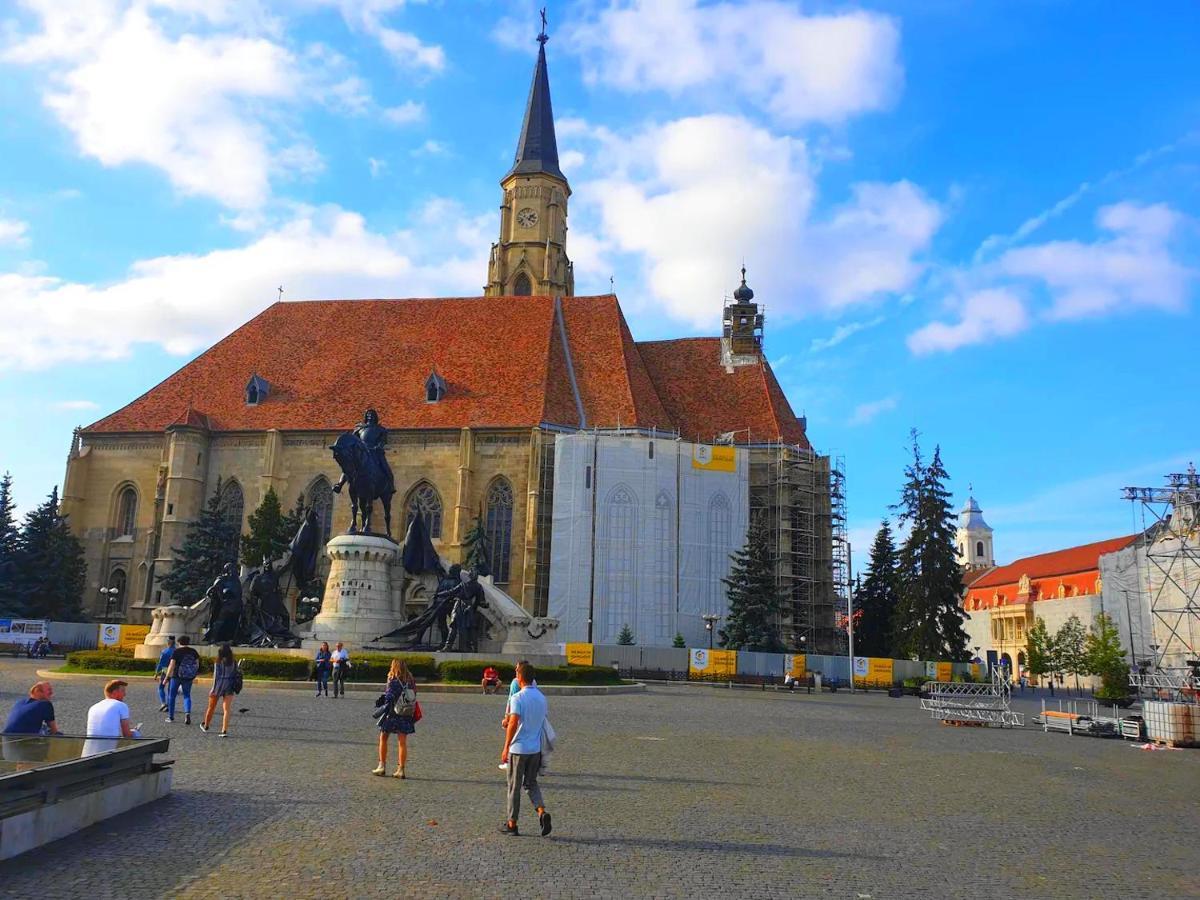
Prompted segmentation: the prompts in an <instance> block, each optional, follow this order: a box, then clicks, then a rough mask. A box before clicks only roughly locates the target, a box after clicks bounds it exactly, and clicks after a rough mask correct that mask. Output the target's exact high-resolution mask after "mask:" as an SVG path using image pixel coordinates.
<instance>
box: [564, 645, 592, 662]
mask: <svg viewBox="0 0 1200 900" xmlns="http://www.w3.org/2000/svg"><path fill="white" fill-rule="evenodd" d="M593 659H594V655H593V648H592V645H591V644H567V665H568V666H590V665H592V660H593Z"/></svg>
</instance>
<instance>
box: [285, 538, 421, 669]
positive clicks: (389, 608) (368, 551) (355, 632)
mask: <svg viewBox="0 0 1200 900" xmlns="http://www.w3.org/2000/svg"><path fill="white" fill-rule="evenodd" d="M325 552H326V553H327V554H328V555H329V558H330V565H329V578H328V580H327V581H326V583H325V599H324V601H323V603H322V604H321V614H320V615H319V616H317V617H316V618H315V619H313V621H312V625H311V628H310V631H309V632H308V633H306V634H304V635H303V637H304V638H305V646H308V645H309V642H310V641H316V642H318V643H319V642H320V641H329V642H330V644H332V643H333V642H335V641H344V642H345V643H347V644H349V645H350V646H352V647H353V646H361V645H363V644H366V643H369V642H371V641H373V640H374V639H375V638H377V637H379V636H380V635H383V634H387V633H388V632H389V631H391V630H392V629H394V628H398V627H399V626H400V625H401V623H402V622H403V621H404V618H403V615H402V612H401V611H400V610H399V609H397V608H396V606H395V593H396V592H394V591H393V590H392V587H393V585H392V572H393V568H394V564H395V562H396V558H397V556H398V555H399V552H400V548H399V547H398V546H397V545H396V544H395V543H394V542H393V541H390V540H388V539H387V538H382V537H375V536H373V535H364V534H342V535H338V536H337V537H335V538H333V539H332V540H330V541H329V543H327V544H326V545H325Z"/></svg>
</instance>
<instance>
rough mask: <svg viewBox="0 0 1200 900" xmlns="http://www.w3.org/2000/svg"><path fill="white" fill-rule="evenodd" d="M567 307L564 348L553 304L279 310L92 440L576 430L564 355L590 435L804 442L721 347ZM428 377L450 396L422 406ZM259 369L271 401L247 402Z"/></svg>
mask: <svg viewBox="0 0 1200 900" xmlns="http://www.w3.org/2000/svg"><path fill="white" fill-rule="evenodd" d="M561 309H562V324H563V326H564V327H565V330H566V336H567V342H566V346H564V345H563V342H562V338H561V332H560V329H559V323H558V319H557V317H556V314H555V300H554V299H553V298H550V297H466V298H442V299H417V300H317V301H303V302H295V301H289V302H284V303H276V304H274V305H272V306H270V307H268V308H267V309H266V310H264V311H263V312H262V313H261V314H259V315H258V316H256V317H255V318H254V319H252V320H251V321H249V322H247V323H246V324H245V325H243V326H242V327H241V328H239V329H237V330H236V331H234V332H233V333H232V334H230V335H229V336H228V337H226V338H224V339H223V340H221V341H219V342H218V343H217V344H215V345H214V346H213V347H211V348H210V349H209V350H207V351H205V352H204V353H202V354H201V355H200V356H198V357H197V358H196V359H194V360H193V361H191V362H190V363H188V364H187V365H185V366H184V367H183V368H181V369H180V370H179V371H177V372H176V373H175V374H173V375H171V376H170V377H169V378H167V379H166V380H165V381H163V382H162V383H161V384H159V385H157V386H156V387H154V388H152V389H151V390H149V391H147V392H146V393H145V394H143V395H142V396H141V397H139V398H137V399H136V400H134V401H133V402H132V403H130V404H128V405H127V406H125V407H123V408H122V409H119V410H117V411H116V412H114V413H113V414H111V415H109V416H106V417H105V418H103V419H101V420H100V421H98V422H96V423H94V424H93V425H91V426H89V427H88V428H87V429H85V431H88V432H145V431H162V430H163V429H164V428H166V427H168V426H170V425H172V424H175V425H184V424H186V425H191V426H193V427H207V428H209V429H211V430H214V431H263V430H266V429H272V428H274V429H279V430H281V431H333V430H338V429H342V428H346V427H348V426H349V425H350V424H352V422H353V421H354V419H355V417H357V416H358V415H359V414H361V412H362V410H364V409H366V408H367V407H368V406H374V407H375V408H376V409H378V410H379V414H380V418H381V419H382V421H383V423H384V424H385V425H386V426H388V427H390V428H401V429H403V428H461V427H464V426H468V425H469V426H473V427H506V426H510V427H532V426H535V425H538V424H541V423H543V422H545V423H551V424H556V425H564V426H567V427H578V426H579V424H580V422H579V415H578V410H577V405H576V402H575V396H574V394H573V392H572V390H571V384H570V377H569V374H568V366H567V356H568V352H569V356H570V363H571V368H572V369H573V370H574V373H575V379H576V384H577V386H578V390H579V398H580V400H581V401H582V404H583V407H584V412H585V417H586V423H587V425H588V427H600V428H605V427H613V426H616V425H618V424H620V425H624V426H630V427H642V428H659V429H663V430H671V429H678V431H679V432H680V433H681V434H682V435H683V436H684V437H686V438H693V437H695V436H697V435H699V436H700V437H701V438H702V439H704V440H711V439H712V437H713V435H714V434H719V433H721V432H726V431H737V430H741V429H746V428H749V429H750V436H751V439H752V440H754V441H762V440H774V439H777V438H779V437H782V438H783V439H784V440H786V441H788V442H790V443H799V444H803V445H805V446H807V445H808V442H807V440H806V439H805V436H804V429H803V427H802V425H801V424H800V422H799V421H798V420H797V419H796V417H795V415H794V414H793V413H792V410H791V407H790V406H789V404H788V402H787V399H786V398H785V397H784V396H783V392H782V390H781V389H780V388H779V384H778V383H777V382H776V381H775V377H774V375H773V374H772V373H771V371H770V368H769V366H767V364H766V363H765V361H764V363H763V365H761V366H742V367H739V368H737V369H735V370H734V372H733V373H731V374H727V373H726V372H725V370H724V369H723V368H722V367H721V363H720V340H719V339H718V338H699V339H688V340H681V341H657V342H652V343H643V344H637V343H635V342H634V341H633V337H632V335H631V334H630V333H629V327H628V325H627V324H626V322H625V317H624V316H623V315H622V313H621V307H620V304H619V303H618V301H617V298H616V297H614V296H612V295H606V296H601V297H567V298H563V299H562V300H561ZM435 369H436V371H437V372H438V374H439V375H440V376H441V377H442V378H443V379H444V380H445V381H446V384H447V391H446V395H445V396H444V397H443V398H442V399H441V400H440V401H438V402H436V403H427V402H426V401H425V390H424V385H425V380H426V378H427V377H428V376H429V374H430V373H431V372H433V371H434V370H435ZM255 373H257V374H258V375H259V376H261V377H262V378H264V379H265V380H266V381H267V383H268V385H269V392H268V394H267V396H266V398H265V399H264V400H263V401H262V402H260V403H259V404H258V405H256V406H248V405H247V404H246V402H245V396H244V392H245V388H246V384H247V383H248V381H249V380H250V378H251V376H252V375H253V374H255ZM739 439H740V438H739Z"/></svg>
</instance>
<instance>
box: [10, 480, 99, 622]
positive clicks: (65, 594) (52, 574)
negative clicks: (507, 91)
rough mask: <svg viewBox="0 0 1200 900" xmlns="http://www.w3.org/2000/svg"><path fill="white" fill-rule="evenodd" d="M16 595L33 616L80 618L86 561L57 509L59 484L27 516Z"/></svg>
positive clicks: (17, 557)
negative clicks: (43, 501) (44, 500)
mask: <svg viewBox="0 0 1200 900" xmlns="http://www.w3.org/2000/svg"><path fill="white" fill-rule="evenodd" d="M15 563H16V565H15V570H16V573H15V574H16V586H17V596H18V597H20V598H21V603H22V606H23V607H24V614H25V615H26V616H29V617H30V618H37V619H52V620H54V621H57V622H79V621H83V619H84V618H85V616H84V614H83V590H84V588H85V587H86V585H87V563H86V562H85V560H84V556H83V545H82V544H81V543H80V542H79V538H77V537H75V535H73V534H72V533H71V529H70V527H69V526H68V525H67V518H66V516H62V515H59V512H58V488H57V487H55V488H54V490H53V491H51V493H50V496H49V497H48V498H47V499H46V502H45V503H43V504H42V505H41V506H39V507H37V509H34V510H33V511H31V512H30V513H28V514H27V515H26V516H25V522H24V523H23V524H22V527H21V534H20V537H19V539H18V541H17V547H16V554H15Z"/></svg>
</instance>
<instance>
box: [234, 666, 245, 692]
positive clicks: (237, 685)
mask: <svg viewBox="0 0 1200 900" xmlns="http://www.w3.org/2000/svg"><path fill="white" fill-rule="evenodd" d="M245 686H246V679H245V677H244V676H243V675H242V664H241V663H240V662H239V663H238V667H237V668H236V669H234V670H233V692H234V693H235V694H240V693H241V692H242V688H244V687H245Z"/></svg>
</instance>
